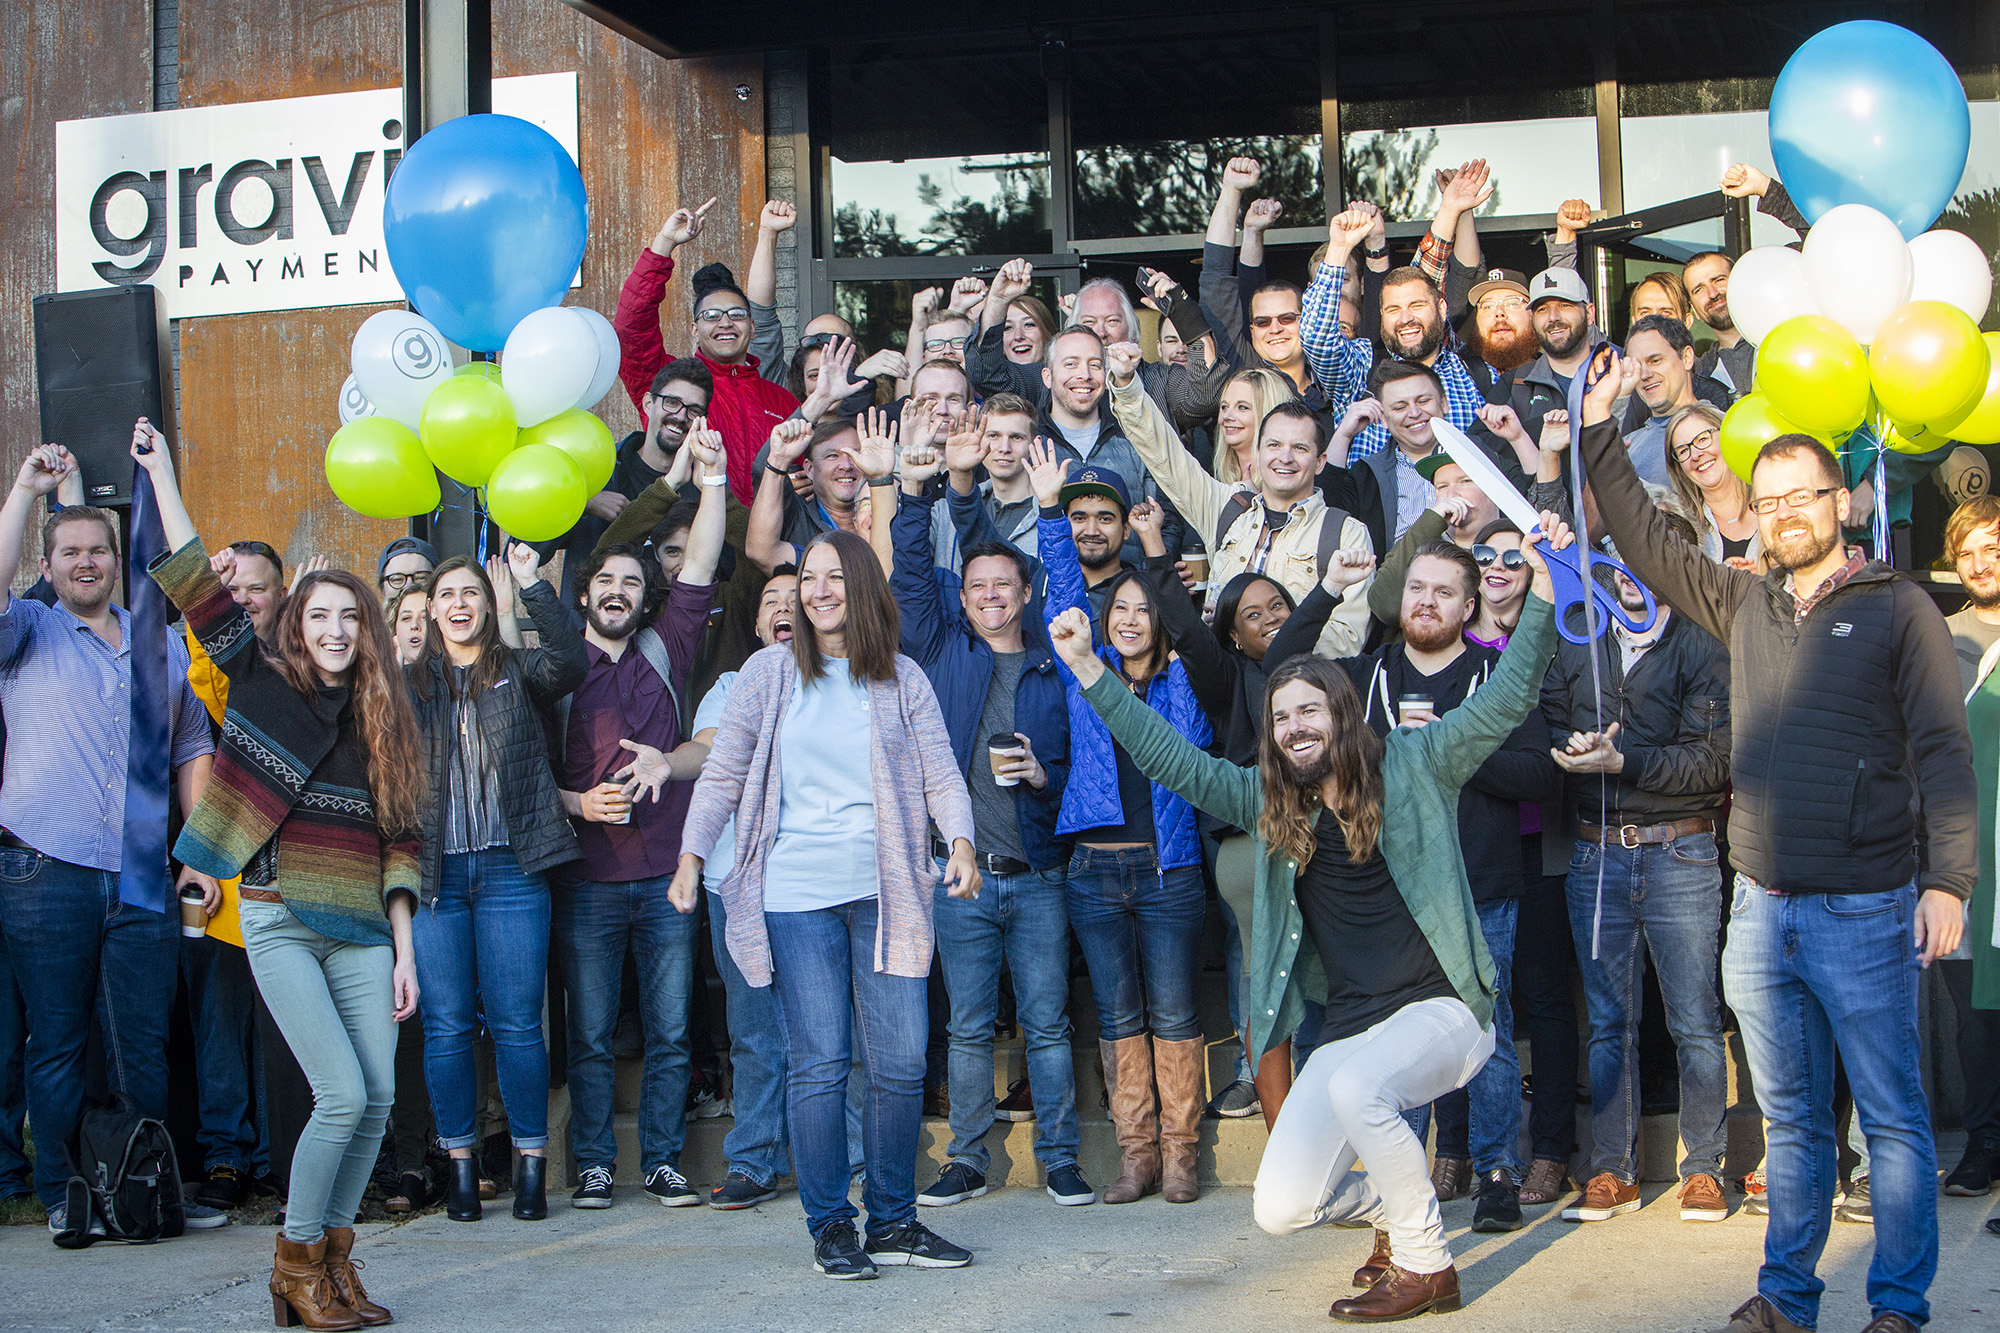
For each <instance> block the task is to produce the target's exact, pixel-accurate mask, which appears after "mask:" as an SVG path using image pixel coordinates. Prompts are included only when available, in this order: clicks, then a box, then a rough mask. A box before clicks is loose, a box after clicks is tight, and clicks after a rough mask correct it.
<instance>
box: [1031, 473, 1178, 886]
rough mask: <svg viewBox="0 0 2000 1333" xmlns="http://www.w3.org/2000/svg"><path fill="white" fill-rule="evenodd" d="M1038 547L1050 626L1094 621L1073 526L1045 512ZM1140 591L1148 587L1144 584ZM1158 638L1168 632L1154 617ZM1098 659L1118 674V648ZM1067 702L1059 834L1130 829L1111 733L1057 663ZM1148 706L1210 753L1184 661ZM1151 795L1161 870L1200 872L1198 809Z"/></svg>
mask: <svg viewBox="0 0 2000 1333" xmlns="http://www.w3.org/2000/svg"><path fill="white" fill-rule="evenodd" d="M1036 541H1037V542H1038V543H1039V544H1040V546H1041V549H1042V563H1043V565H1045V566H1046V567H1047V569H1048V576H1049V591H1048V606H1047V611H1048V618H1049V619H1050V620H1053V619H1055V618H1056V617H1057V616H1059V615H1061V614H1062V613H1063V612H1064V611H1066V610H1068V609H1069V608H1070V607H1075V608H1076V609H1077V610H1079V611H1081V612H1083V613H1084V614H1085V615H1089V614H1090V603H1089V601H1088V600H1087V599H1086V597H1085V595H1084V586H1083V566H1082V565H1081V564H1079V563H1077V558H1076V543H1075V542H1074V541H1073V540H1072V539H1071V537H1070V531H1069V519H1068V518H1067V517H1065V516H1064V515H1063V514H1062V512H1061V511H1060V510H1050V509H1047V508H1044V509H1043V510H1042V517H1041V521H1040V526H1039V529H1038V532H1037V536H1036ZM1141 586H1144V585H1143V584H1142V585H1141ZM1155 624H1156V628H1157V630H1158V632H1159V633H1161V634H1164V633H1166V625H1165V624H1164V623H1163V622H1160V621H1159V619H1158V617H1155ZM1097 652H1098V656H1100V657H1102V658H1103V659H1104V660H1105V661H1106V662H1108V663H1110V664H1111V666H1112V668H1113V669H1114V670H1116V669H1117V667H1118V665H1119V662H1120V660H1121V659H1120V658H1119V656H1118V652H1117V650H1116V649H1114V648H1105V647H1100V648H1099V649H1098V650H1097ZM1056 671H1057V673H1058V674H1060V675H1061V677H1062V682H1063V688H1064V690H1065V692H1066V693H1067V694H1068V702H1069V738H1070V751H1069V763H1070V777H1071V778H1072V779H1073V781H1071V782H1070V784H1069V789H1068V791H1067V792H1066V793H1065V794H1064V796H1063V803H1062V818H1061V819H1060V820H1059V821H1057V823H1056V832H1057V833H1063V834H1075V833H1079V832H1081V831H1083V830H1084V829H1093V828H1104V827H1106V826H1109V825H1115V824H1122V823H1124V822H1125V812H1124V810H1123V809H1121V808H1120V806H1119V804H1118V758H1117V755H1116V754H1115V753H1114V752H1113V750H1112V744H1111V733H1110V732H1109V731H1108V730H1106V729H1105V726H1104V720H1103V719H1102V718H1100V717H1098V715H1097V713H1096V711H1095V710H1094V709H1092V708H1091V706H1090V705H1089V704H1088V703H1086V702H1085V701H1084V697H1083V691H1082V690H1081V689H1079V688H1078V686H1077V683H1076V677H1075V676H1074V675H1073V674H1072V673H1071V672H1070V669H1069V668H1068V667H1066V666H1064V665H1063V664H1062V662H1061V661H1060V660H1058V661H1057V662H1056ZM1146 703H1147V704H1148V705H1149V706H1150V707H1151V708H1152V709H1153V711H1154V712H1156V713H1158V714H1159V715H1160V716H1161V717H1163V718H1165V719H1166V720H1167V721H1168V722H1169V723H1170V724H1172V726H1173V729H1174V730H1175V731H1177V732H1179V733H1180V734H1181V735H1182V736H1184V737H1186V738H1187V739H1188V740H1189V741H1191V742H1192V743H1193V744H1195V745H1199V746H1201V747H1202V748H1203V749H1207V748H1208V745H1209V742H1210V741H1211V740H1212V739H1213V736H1212V734H1211V733H1210V731H1209V728H1208V715H1207V714H1206V713H1204V712H1202V708H1201V703H1200V701H1199V700H1197V699H1196V698H1195V695H1194V686H1193V685H1191V684H1189V683H1188V678H1187V671H1186V670H1185V669H1184V668H1182V666H1181V664H1180V662H1179V661H1178V660H1176V661H1173V662H1170V663H1169V664H1168V666H1167V669H1166V670H1165V671H1163V672H1161V673H1160V674H1158V675H1156V676H1154V677H1153V678H1152V679H1151V680H1149V681H1147V682H1146ZM1152 788H1153V832H1154V836H1155V838H1156V839H1157V840H1158V847H1159V856H1160V869H1162V870H1179V869H1182V868H1184V867H1187V866H1198V865H1200V864H1201V831H1200V829H1199V828H1198V827H1197V825H1196V822H1195V809H1194V807H1193V806H1191V805H1189V804H1188V803H1187V802H1186V801H1185V800H1183V799H1182V798H1181V797H1179V796H1176V795H1174V794H1173V793H1172V792H1171V791H1168V790H1167V789H1166V788H1165V787H1162V786H1161V785H1160V784H1159V783H1157V782H1155V783H1153V784H1152Z"/></svg>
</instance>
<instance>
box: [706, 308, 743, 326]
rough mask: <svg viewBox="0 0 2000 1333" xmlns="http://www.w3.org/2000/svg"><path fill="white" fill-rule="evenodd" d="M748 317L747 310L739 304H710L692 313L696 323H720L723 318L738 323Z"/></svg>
mask: <svg viewBox="0 0 2000 1333" xmlns="http://www.w3.org/2000/svg"><path fill="white" fill-rule="evenodd" d="M748 318H750V312H749V310H748V309H746V308H744V307H743V306H740V305H732V306H727V307H725V306H719V305H712V306H710V307H709V308H708V309H706V310H697V311H695V313H694V320H695V323H697V324H720V323H721V322H722V321H723V320H725V319H726V320H729V321H730V322H731V323H735V324H740V323H742V322H743V321H744V320H746V319H748Z"/></svg>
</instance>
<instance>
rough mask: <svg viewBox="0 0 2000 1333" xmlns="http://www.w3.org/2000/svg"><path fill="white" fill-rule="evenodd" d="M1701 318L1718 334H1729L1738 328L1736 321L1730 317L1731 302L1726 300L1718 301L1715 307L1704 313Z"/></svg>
mask: <svg viewBox="0 0 2000 1333" xmlns="http://www.w3.org/2000/svg"><path fill="white" fill-rule="evenodd" d="M1701 318H1702V321H1703V322H1704V323H1706V324H1707V325H1708V327H1710V328H1711V329H1714V330H1715V331H1716V332H1717V333H1727V332H1729V331H1730V330H1731V329H1733V328H1735V327H1736V321H1735V320H1733V319H1731V318H1730V317H1729V302H1728V300H1726V299H1725V300H1721V301H1717V302H1716V303H1715V304H1714V305H1713V306H1711V307H1709V308H1708V309H1707V310H1704V311H1702V312H1701Z"/></svg>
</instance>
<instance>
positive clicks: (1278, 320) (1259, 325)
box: [1250, 310, 1299, 329]
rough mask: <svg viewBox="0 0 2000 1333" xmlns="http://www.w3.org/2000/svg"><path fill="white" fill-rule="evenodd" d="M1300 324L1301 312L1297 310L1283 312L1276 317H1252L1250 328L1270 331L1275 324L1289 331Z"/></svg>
mask: <svg viewBox="0 0 2000 1333" xmlns="http://www.w3.org/2000/svg"><path fill="white" fill-rule="evenodd" d="M1298 322H1299V312H1298V311H1296V310H1282V311H1279V312H1278V313H1277V314H1275V315H1252V316H1250V327H1251V328H1253V329H1268V328H1270V327H1271V326H1272V325H1274V324H1275V325H1276V326H1277V327H1279V328H1281V329H1289V328H1290V327H1292V325H1294V324H1296V323H1298Z"/></svg>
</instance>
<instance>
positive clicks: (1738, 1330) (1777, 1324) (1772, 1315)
mask: <svg viewBox="0 0 2000 1333" xmlns="http://www.w3.org/2000/svg"><path fill="white" fill-rule="evenodd" d="M1871 1327H1872V1325H1871ZM1720 1333H1807V1330H1805V1329H1803V1328H1800V1327H1799V1326H1798V1325H1797V1324H1794V1323H1793V1322H1792V1321H1791V1320H1789V1319H1787V1318H1785V1317H1784V1316H1783V1315H1781V1314H1779V1313H1778V1307H1777V1306H1775V1305H1773V1304H1771V1303H1770V1302H1769V1301H1767V1300H1765V1299H1764V1298H1763V1297H1762V1296H1752V1297H1751V1298H1750V1299H1749V1300H1747V1301H1745V1302H1743V1304H1741V1305H1739V1306H1737V1307H1736V1313H1735V1314H1733V1315H1731V1316H1729V1324H1728V1326H1727V1327H1726V1328H1723V1329H1722V1330H1721V1331H1720ZM1863 1333H1867V1330H1865V1329H1864V1330H1863Z"/></svg>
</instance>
